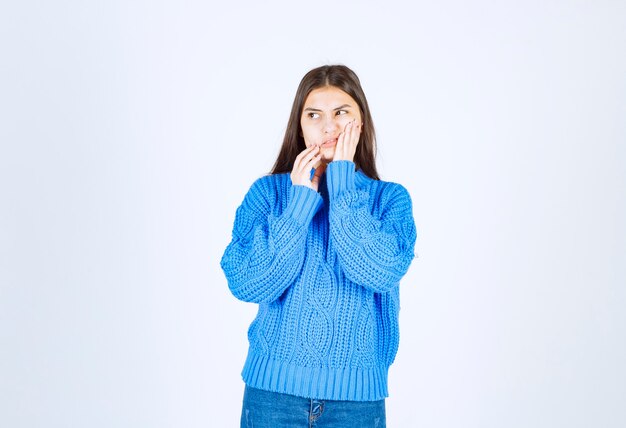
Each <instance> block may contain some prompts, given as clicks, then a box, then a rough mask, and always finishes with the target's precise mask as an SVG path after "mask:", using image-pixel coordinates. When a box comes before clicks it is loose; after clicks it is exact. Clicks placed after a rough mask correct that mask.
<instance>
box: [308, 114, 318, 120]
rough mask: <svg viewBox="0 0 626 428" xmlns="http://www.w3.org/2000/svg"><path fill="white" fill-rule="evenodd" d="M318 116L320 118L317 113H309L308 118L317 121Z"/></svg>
mask: <svg viewBox="0 0 626 428" xmlns="http://www.w3.org/2000/svg"><path fill="white" fill-rule="evenodd" d="M319 116H320V115H319V114H317V113H309V117H310V118H311V119H317V118H318V117H319Z"/></svg>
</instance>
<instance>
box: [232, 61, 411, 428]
mask: <svg viewBox="0 0 626 428" xmlns="http://www.w3.org/2000/svg"><path fill="white" fill-rule="evenodd" d="M415 236H416V232H415V224H414V221H413V214H412V206H411V199H410V197H409V194H408V192H407V191H406V189H405V188H404V187H402V186H401V185H399V184H396V183H391V182H385V181H381V180H380V179H379V177H378V173H377V171H376V164H375V134H374V126H373V123H372V117H371V115H370V111H369V107H368V104H367V100H366V98H365V94H364V93H363V90H362V89H361V84H360V82H359V79H358V77H357V76H356V74H355V73H354V72H353V71H352V70H350V69H349V68H348V67H345V66H342V65H328V66H323V67H319V68H316V69H313V70H311V71H309V72H308V73H307V74H306V75H305V76H304V78H303V79H302V81H301V82H300V85H299V87H298V90H297V93H296V97H295V100H294V103H293V106H292V109H291V115H290V117H289V122H288V124H287V131H286V133H285V138H284V140H283V145H282V148H281V150H280V153H279V155H278V159H277V160H276V163H275V165H274V168H273V170H272V172H271V174H270V175H268V176H265V177H262V178H260V179H258V180H257V181H256V182H254V184H253V185H252V187H251V188H250V190H249V191H248V193H247V194H246V196H245V198H244V200H243V202H242V204H241V206H239V208H238V209H237V213H236V216H235V223H234V228H233V237H232V241H231V243H230V244H229V245H228V247H227V248H226V251H225V252H224V256H223V258H222V261H221V266H222V269H223V270H224V273H225V275H226V278H227V279H228V285H229V287H230V290H231V291H232V293H233V294H234V295H235V297H237V298H238V299H240V300H243V301H245V302H254V303H258V304H259V312H258V315H257V317H256V319H255V320H254V321H253V322H252V324H251V325H250V328H249V330H248V338H249V342H250V348H249V352H248V357H247V360H246V362H245V365H244V368H243V372H242V376H243V380H244V382H245V384H246V388H245V392H244V400H243V410H242V415H241V426H242V427H252V426H254V427H255V428H259V427H272V428H279V427H290V428H294V427H311V426H316V427H325V426H328V427H359V428H363V427H374V426H376V427H384V426H385V402H384V399H385V397H387V395H388V394H387V372H388V369H389V366H390V365H391V363H392V362H393V360H394V357H395V355H396V351H397V349H398V310H399V301H398V299H399V292H398V285H399V281H400V279H401V278H402V277H403V276H404V274H405V273H406V271H407V269H408V268H409V265H410V264H411V261H412V260H413V258H414V252H413V251H414V244H415Z"/></svg>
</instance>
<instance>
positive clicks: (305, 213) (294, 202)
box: [283, 185, 322, 226]
mask: <svg viewBox="0 0 626 428" xmlns="http://www.w3.org/2000/svg"><path fill="white" fill-rule="evenodd" d="M321 205H322V197H321V196H320V194H319V193H317V192H316V191H315V190H313V189H310V188H308V187H306V186H299V185H298V186H292V187H291V192H290V194H289V202H288V203H287V206H286V207H285V210H284V211H283V215H286V216H289V217H292V218H294V219H296V220H297V221H298V223H300V224H302V225H303V226H308V225H309V223H311V219H313V216H314V215H315V213H316V212H317V210H318V209H319V208H320V206H321Z"/></svg>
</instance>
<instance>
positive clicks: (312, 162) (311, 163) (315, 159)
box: [303, 153, 322, 173]
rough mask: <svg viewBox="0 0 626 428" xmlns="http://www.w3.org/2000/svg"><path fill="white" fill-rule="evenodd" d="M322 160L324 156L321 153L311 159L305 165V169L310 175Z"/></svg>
mask: <svg viewBox="0 0 626 428" xmlns="http://www.w3.org/2000/svg"><path fill="white" fill-rule="evenodd" d="M321 159H322V154H321V153H318V154H316V155H315V156H313V157H312V158H311V159H309V161H308V162H307V163H306V164H305V165H304V168H303V169H304V170H306V171H308V172H309V173H310V172H311V169H313V168H315V167H316V166H317V165H318V163H319V162H320V160H321Z"/></svg>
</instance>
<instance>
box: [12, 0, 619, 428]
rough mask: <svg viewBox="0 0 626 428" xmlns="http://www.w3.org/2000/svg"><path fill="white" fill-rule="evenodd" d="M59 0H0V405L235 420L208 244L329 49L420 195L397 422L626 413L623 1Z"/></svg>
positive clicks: (227, 342)
mask: <svg viewBox="0 0 626 428" xmlns="http://www.w3.org/2000/svg"><path fill="white" fill-rule="evenodd" d="M56 3H57V4H52V3H50V2H34V1H20V2H13V3H9V2H6V4H3V5H2V6H1V7H0V52H1V57H0V62H1V67H0V74H1V78H0V142H1V144H2V145H1V154H0V204H1V209H0V251H1V253H0V426H3V427H12V428H21V427H92V428H97V427H107V428H108V427H190V428H192V427H230V426H237V424H238V418H239V412H240V408H241V407H240V406H241V397H242V391H243V384H242V383H241V379H240V371H241V368H242V364H243V361H244V358H245V352H246V349H247V338H246V330H247V326H248V324H249V323H250V321H251V320H252V318H253V316H254V314H255V306H254V305H251V304H244V303H241V302H239V301H237V300H236V299H235V298H234V297H232V296H231V295H230V293H229V291H228V287H227V285H226V282H225V279H224V276H223V274H222V272H221V270H220V267H219V260H220V257H221V255H222V252H223V250H224V248H225V246H226V245H227V243H228V241H229V239H230V232H231V228H232V222H233V219H234V213H235V209H236V208H237V206H238V205H239V203H240V202H241V199H242V198H243V195H244V193H245V192H246V190H247V189H248V187H249V185H250V184H251V183H252V181H253V180H254V179H255V178H257V177H259V176H260V175H262V174H264V173H265V172H267V171H268V170H269V169H270V167H271V165H272V162H273V160H274V157H275V156H276V154H277V151H278V147H279V144H280V141H281V137H282V133H283V132H284V129H285V126H286V122H287V116H288V113H289V109H290V106H291V102H292V98H293V96H294V94H295V90H296V87H297V84H298V82H299V80H300V79H301V77H302V76H303V75H304V73H305V72H306V71H308V70H309V69H311V68H313V67H316V66H319V65H322V64H326V63H335V62H339V63H344V64H346V65H348V66H350V67H351V68H353V69H354V70H355V71H356V72H357V73H358V74H359V76H360V78H361V80H362V82H363V86H364V89H365V91H366V94H367V95H368V98H369V102H370V105H371V107H372V110H373V114H374V120H375V124H376V126H377V130H378V134H379V145H380V158H379V160H380V166H381V171H382V175H383V178H384V179H387V180H391V181H398V182H401V183H403V184H404V185H405V186H406V187H407V188H408V189H409V191H410V192H411V195H412V197H413V200H414V211H415V219H416V223H417V227H418V242H417V253H418V255H419V258H418V259H416V260H415V261H414V264H413V265H412V267H411V269H410V271H409V273H408V275H407V276H406V278H405V280H404V281H403V283H402V285H401V290H402V311H401V329H402V330H401V343H400V351H399V354H398V357H397V359H396V363H395V364H394V366H393V367H392V369H391V373H390V392H391V396H390V398H389V399H388V400H387V410H388V424H389V426H390V427H429V428H439V427H442V428H443V427H459V426H463V427H469V428H473V427H476V428H486V427H487V428H491V427H493V428H500V427H512V428H515V427H520V428H521V427H534V428H544V427H545V428H548V427H550V428H552V427H568V428H574V427H604V428H617V427H623V426H625V425H626V407H625V406H624V403H625V402H626V369H625V368H624V361H626V340H625V339H626V316H625V315H624V307H625V306H626V291H625V286H626V243H625V242H626V222H625V221H624V219H626V191H625V184H626V148H625V143H626V121H625V118H626V102H625V100H626V56H625V55H624V52H626V5H625V4H624V2H621V1H617V0H616V1H610V0H604V1H594V2H587V1H545V0H544V1H536V0H533V1H524V2H522V1H519V2H513V1H500V2H496V1H487V0H482V1H476V2H464V1H440V2H422V3H420V2H408V1H407V2H406V3H399V2H385V3H384V5H383V3H382V2H373V1H371V2H351V1H344V2H323V1H320V2H290V1H284V2H277V1H272V2H249V3H248V4H242V3H226V2H224V3H223V4H220V5H215V4H211V2H206V1H183V2H174V1H170V2H166V1H144V2H139V1H131V2H128V1H117V2H106V3H105V2H98V3H101V4H96V2H79V1H71V0H68V1H64V2H56ZM89 3H90V4H89Z"/></svg>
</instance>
